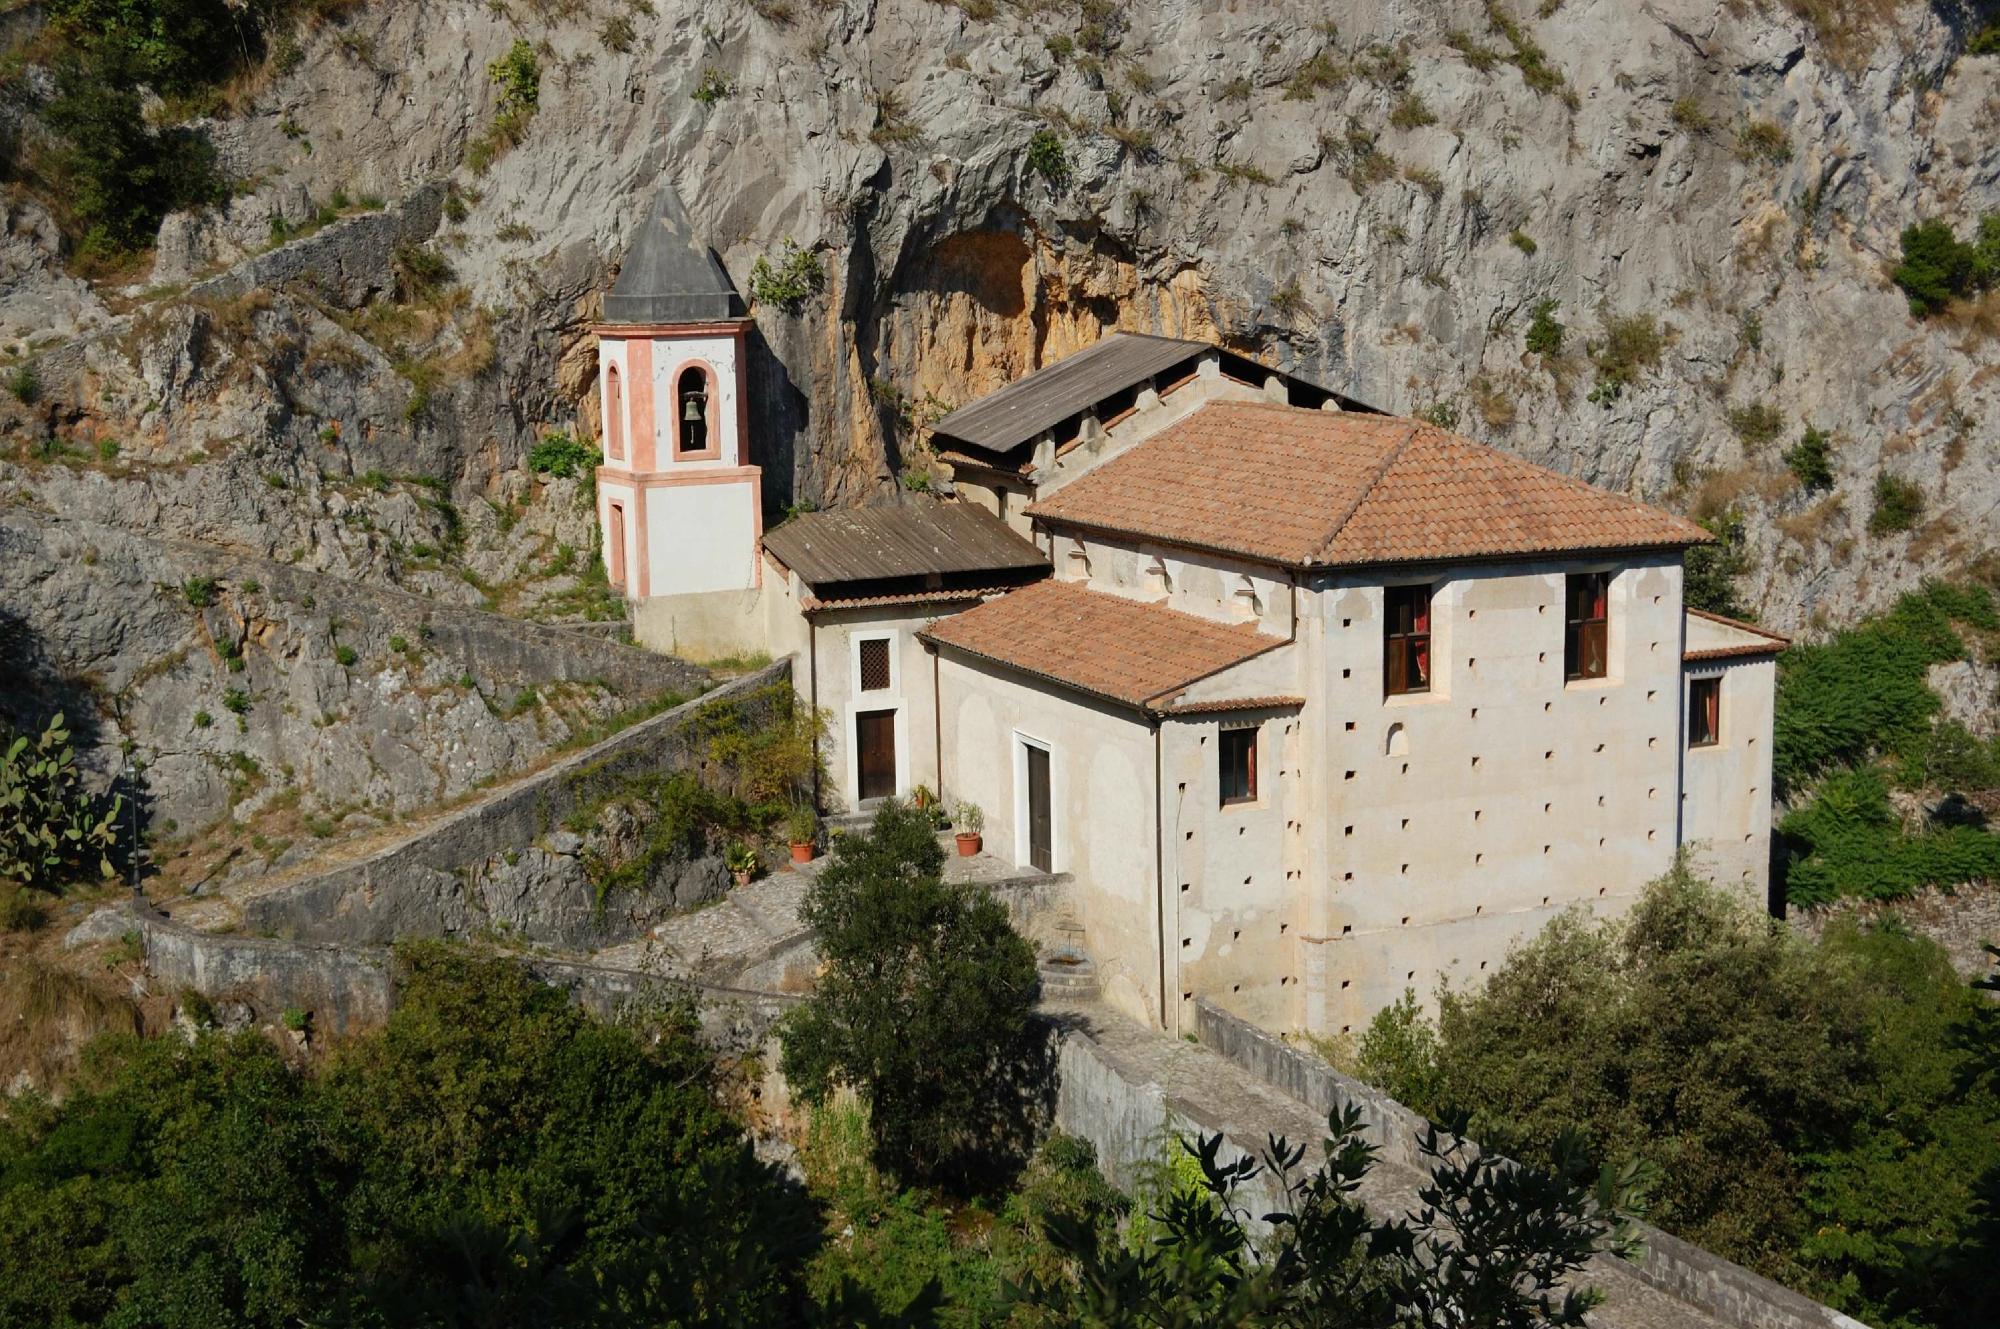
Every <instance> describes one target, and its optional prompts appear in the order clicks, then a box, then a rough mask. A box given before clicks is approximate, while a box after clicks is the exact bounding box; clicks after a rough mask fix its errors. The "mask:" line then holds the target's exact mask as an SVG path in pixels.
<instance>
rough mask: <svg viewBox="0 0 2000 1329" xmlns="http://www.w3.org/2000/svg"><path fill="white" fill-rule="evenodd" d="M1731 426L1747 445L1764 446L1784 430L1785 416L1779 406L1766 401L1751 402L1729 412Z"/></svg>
mask: <svg viewBox="0 0 2000 1329" xmlns="http://www.w3.org/2000/svg"><path fill="white" fill-rule="evenodd" d="M1729 427H1730V428H1731V429H1733V430H1735V431H1736V437H1738V438H1740V439H1742V440H1743V443H1744V445H1745V446H1746V447H1753V448H1757V447H1762V446H1763V445H1764V444H1766V443H1769V442H1770V441H1771V440H1772V439H1774V438H1776V437H1777V436H1778V435H1779V434H1780V433H1782V432H1784V428H1785V417H1784V414H1783V413H1782V412H1780V411H1779V410H1778V408H1777V407H1775V406H1772V405H1769V404H1768V403H1765V402H1761V401H1758V402H1751V403H1750V404H1749V405H1748V406H1739V407H1736V408H1735V409H1733V410H1731V411H1730V412H1729Z"/></svg>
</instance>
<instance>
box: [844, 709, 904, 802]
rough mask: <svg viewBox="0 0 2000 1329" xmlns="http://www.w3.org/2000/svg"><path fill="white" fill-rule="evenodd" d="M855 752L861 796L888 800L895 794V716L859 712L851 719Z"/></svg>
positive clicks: (889, 713)
mask: <svg viewBox="0 0 2000 1329" xmlns="http://www.w3.org/2000/svg"><path fill="white" fill-rule="evenodd" d="M854 752H855V766H856V773H857V775H858V776H859V779H860V783H861V789H860V796H861V797H862V798H864V799H868V798H887V797H889V796H890V795H891V794H894V793H895V792H896V713H895V712H894V711H860V712H857V713H856V714H855V717H854Z"/></svg>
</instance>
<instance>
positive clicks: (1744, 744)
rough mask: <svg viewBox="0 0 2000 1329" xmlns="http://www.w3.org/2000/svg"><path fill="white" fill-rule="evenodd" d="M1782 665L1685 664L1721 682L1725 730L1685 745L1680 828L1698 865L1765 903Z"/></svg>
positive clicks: (1765, 661) (1691, 674) (1693, 675)
mask: <svg viewBox="0 0 2000 1329" xmlns="http://www.w3.org/2000/svg"><path fill="white" fill-rule="evenodd" d="M1777 668H1778V667H1777V663H1776V661H1774V660H1773V659H1772V658H1771V657H1769V656H1762V657H1757V658H1751V659H1745V660H1734V661H1727V660H1718V661H1713V662H1708V663H1703V662H1690V663H1689V664H1688V666H1687V677H1688V679H1689V680H1693V679H1697V678H1719V679H1721V680H1722V696H1721V701H1722V705H1721V720H1722V733H1721V739H1720V741H1719V742H1717V743H1715V744H1713V745H1712V746H1709V747H1699V748H1688V749H1687V758H1686V767H1685V772H1686V776H1685V782H1684V784H1683V787H1682V799H1683V804H1682V808H1683V811H1682V834H1683V836H1684V837H1685V838H1686V840H1687V842H1688V844H1689V845H1690V847H1691V848H1692V850H1693V859H1694V867H1695V869H1696V870H1697V871H1699V872H1701V873H1704V874H1705V875H1707V876H1708V877H1710V878H1711V879H1712V880H1713V881H1714V882H1715V883H1716V884H1717V885H1718V886H1723V887H1726V888H1729V889H1732V890H1738V891H1741V892H1742V893H1743V895H1744V897H1745V899H1747V900H1748V901H1749V902H1750V903H1751V904H1753V905H1755V906H1757V907H1759V908H1762V907H1763V906H1764V905H1765V904H1766V903H1767V902H1768V892H1769V889H1770V866H1771V724H1772V720H1773V717H1774V702H1775V695H1776V689H1777Z"/></svg>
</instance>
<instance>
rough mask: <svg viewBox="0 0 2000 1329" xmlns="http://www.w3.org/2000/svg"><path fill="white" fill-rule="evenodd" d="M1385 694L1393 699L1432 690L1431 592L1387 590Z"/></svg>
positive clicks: (1384, 595) (1427, 589) (1422, 588)
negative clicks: (1406, 694) (1405, 694)
mask: <svg viewBox="0 0 2000 1329" xmlns="http://www.w3.org/2000/svg"><path fill="white" fill-rule="evenodd" d="M1382 603H1383V608H1384V613H1385V617H1384V620H1383V628H1382V691H1383V692H1384V693H1385V694H1387V695H1388V696H1391V697H1398V696H1401V695H1402V694H1404V693H1406V692H1429V691H1430V690H1431V588H1430V587H1429V586H1385V587H1384V588H1383V589H1382Z"/></svg>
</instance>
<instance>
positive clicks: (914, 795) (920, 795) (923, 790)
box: [910, 784, 937, 812]
mask: <svg viewBox="0 0 2000 1329" xmlns="http://www.w3.org/2000/svg"><path fill="white" fill-rule="evenodd" d="M910 801H911V802H912V803H914V804H916V805H917V810H918V811H919V812H929V811H930V809H931V804H933V803H935V802H937V793H936V791H934V790H933V789H932V788H931V787H930V786H929V785H927V784H920V785H914V786H912V787H911V789H910Z"/></svg>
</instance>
